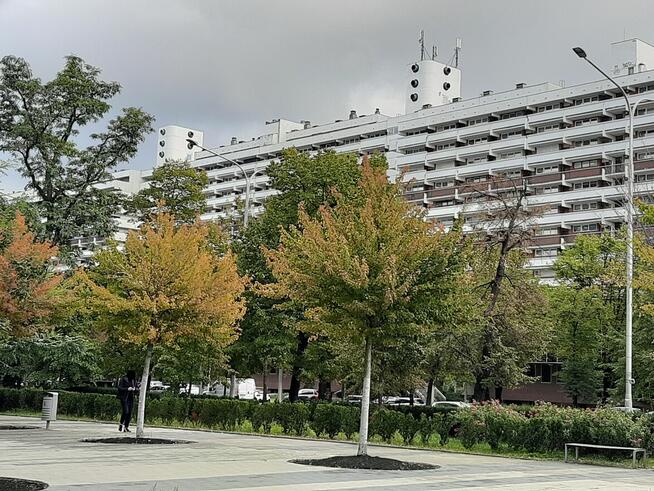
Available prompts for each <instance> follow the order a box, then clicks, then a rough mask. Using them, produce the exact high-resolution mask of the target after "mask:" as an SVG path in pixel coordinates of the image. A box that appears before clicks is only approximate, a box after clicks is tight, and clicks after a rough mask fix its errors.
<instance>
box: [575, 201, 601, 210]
mask: <svg viewBox="0 0 654 491" xmlns="http://www.w3.org/2000/svg"><path fill="white" fill-rule="evenodd" d="M598 208H599V203H598V202H597V201H593V202H592V203H575V204H574V205H573V206H572V209H573V210H574V211H586V210H597V209H598Z"/></svg>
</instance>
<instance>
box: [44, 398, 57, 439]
mask: <svg viewBox="0 0 654 491" xmlns="http://www.w3.org/2000/svg"><path fill="white" fill-rule="evenodd" d="M58 403H59V393H58V392H46V393H45V395H44V396H43V406H41V421H45V429H46V430H47V429H48V428H50V421H56V420H57V404H58Z"/></svg>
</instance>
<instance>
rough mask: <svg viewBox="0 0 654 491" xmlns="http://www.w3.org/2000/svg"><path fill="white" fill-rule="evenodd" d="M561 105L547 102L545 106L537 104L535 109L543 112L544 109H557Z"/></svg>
mask: <svg viewBox="0 0 654 491" xmlns="http://www.w3.org/2000/svg"><path fill="white" fill-rule="evenodd" d="M560 107H561V104H547V105H545V106H539V107H538V108H537V109H536V111H538V112H539V113H542V112H545V111H551V110H552V109H559V108H560Z"/></svg>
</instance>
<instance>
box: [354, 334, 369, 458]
mask: <svg viewBox="0 0 654 491" xmlns="http://www.w3.org/2000/svg"><path fill="white" fill-rule="evenodd" d="M371 371H372V340H371V339H370V338H366V360H365V368H364V373H363V391H362V393H361V419H360V421H359V449H358V450H357V455H368V419H369V416H370V415H369V413H370V375H371Z"/></svg>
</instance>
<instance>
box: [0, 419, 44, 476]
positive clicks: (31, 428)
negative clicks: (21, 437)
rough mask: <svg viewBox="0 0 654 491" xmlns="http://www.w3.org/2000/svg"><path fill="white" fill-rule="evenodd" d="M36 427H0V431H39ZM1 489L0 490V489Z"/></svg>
mask: <svg viewBox="0 0 654 491" xmlns="http://www.w3.org/2000/svg"><path fill="white" fill-rule="evenodd" d="M40 429H41V428H39V427H38V426H18V425H0V430H40ZM0 489H2V488H0Z"/></svg>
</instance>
